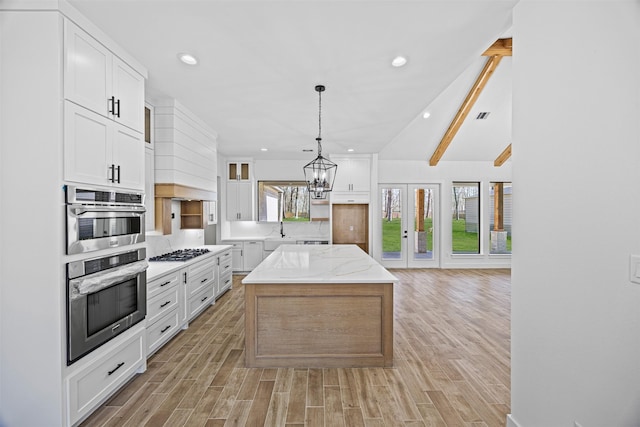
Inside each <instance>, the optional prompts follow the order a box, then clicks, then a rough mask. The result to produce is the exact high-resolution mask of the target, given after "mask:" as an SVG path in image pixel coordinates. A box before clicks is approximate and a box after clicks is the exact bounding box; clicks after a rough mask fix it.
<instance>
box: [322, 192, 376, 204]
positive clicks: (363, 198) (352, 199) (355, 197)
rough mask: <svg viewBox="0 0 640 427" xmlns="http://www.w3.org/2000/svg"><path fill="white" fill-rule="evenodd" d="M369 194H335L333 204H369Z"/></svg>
mask: <svg viewBox="0 0 640 427" xmlns="http://www.w3.org/2000/svg"><path fill="white" fill-rule="evenodd" d="M369 199H370V196H369V192H364V191H363V192H344V193H343V192H335V191H334V192H333V194H332V195H331V203H332V204H337V203H340V204H343V203H369Z"/></svg>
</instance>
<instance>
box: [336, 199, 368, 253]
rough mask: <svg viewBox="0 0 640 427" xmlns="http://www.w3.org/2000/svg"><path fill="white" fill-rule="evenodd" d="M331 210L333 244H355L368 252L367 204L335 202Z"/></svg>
mask: <svg viewBox="0 0 640 427" xmlns="http://www.w3.org/2000/svg"><path fill="white" fill-rule="evenodd" d="M332 206H333V207H332V211H331V216H332V218H331V224H332V225H331V233H332V241H333V243H334V244H348V243H351V244H356V245H358V246H359V247H360V248H361V249H362V250H363V251H365V252H366V253H369V205H368V204H335V205H332Z"/></svg>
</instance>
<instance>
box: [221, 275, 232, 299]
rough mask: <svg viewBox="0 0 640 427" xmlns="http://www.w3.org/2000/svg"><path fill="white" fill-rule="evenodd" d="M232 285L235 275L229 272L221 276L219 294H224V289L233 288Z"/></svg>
mask: <svg viewBox="0 0 640 427" xmlns="http://www.w3.org/2000/svg"><path fill="white" fill-rule="evenodd" d="M232 285H233V275H232V274H231V272H229V273H228V274H226V275H225V276H222V277H220V283H219V284H218V295H217V296H220V295H222V293H223V292H224V291H226V290H227V289H231V286H232Z"/></svg>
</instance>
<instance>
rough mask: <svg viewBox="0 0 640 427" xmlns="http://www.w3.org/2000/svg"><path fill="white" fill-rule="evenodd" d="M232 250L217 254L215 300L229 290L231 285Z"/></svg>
mask: <svg viewBox="0 0 640 427" xmlns="http://www.w3.org/2000/svg"><path fill="white" fill-rule="evenodd" d="M232 258H233V256H232V249H227V250H226V251H224V252H221V253H219V254H218V262H217V264H218V265H217V267H218V269H217V272H216V299H218V298H219V297H220V295H222V294H223V293H224V292H225V291H227V290H229V289H231V286H232V284H233V266H232Z"/></svg>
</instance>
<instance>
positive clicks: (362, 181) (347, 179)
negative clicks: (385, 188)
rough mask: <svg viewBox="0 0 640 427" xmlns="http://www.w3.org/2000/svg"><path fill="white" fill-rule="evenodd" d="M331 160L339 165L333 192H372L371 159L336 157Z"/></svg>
mask: <svg viewBox="0 0 640 427" xmlns="http://www.w3.org/2000/svg"><path fill="white" fill-rule="evenodd" d="M331 160H332V161H333V162H335V163H336V164H337V165H338V170H337V171H336V179H335V181H334V183H333V191H334V192H335V191H337V192H351V191H358V192H359V191H370V189H371V159H370V158H369V157H347V156H345V157H334V156H331Z"/></svg>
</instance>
